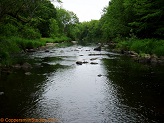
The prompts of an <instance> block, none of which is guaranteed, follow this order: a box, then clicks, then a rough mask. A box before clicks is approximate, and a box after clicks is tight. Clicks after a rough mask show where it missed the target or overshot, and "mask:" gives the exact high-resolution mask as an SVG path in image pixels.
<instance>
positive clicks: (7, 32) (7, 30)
mask: <svg viewBox="0 0 164 123" xmlns="http://www.w3.org/2000/svg"><path fill="white" fill-rule="evenodd" d="M0 27H1V28H0V35H1V36H18V28H17V27H16V26H14V25H12V24H0Z"/></svg>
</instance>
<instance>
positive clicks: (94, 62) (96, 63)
mask: <svg viewBox="0 0 164 123" xmlns="http://www.w3.org/2000/svg"><path fill="white" fill-rule="evenodd" d="M90 64H93V65H94V64H98V63H97V62H91V63H90Z"/></svg>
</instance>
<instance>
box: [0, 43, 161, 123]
mask: <svg viewBox="0 0 164 123" xmlns="http://www.w3.org/2000/svg"><path fill="white" fill-rule="evenodd" d="M49 50H50V52H44V51H38V52H35V53H30V54H28V55H24V56H22V57H21V58H20V61H21V62H28V63H30V64H31V65H32V69H27V70H24V69H14V70H12V73H10V74H6V73H1V75H0V92H3V93H1V95H0V118H4V119H5V118H19V119H20V118H36V119H39V118H54V119H55V120H52V121H53V122H57V123H162V122H164V105H163V104H164V101H163V100H164V96H163V92H164V66H150V65H143V64H138V63H136V62H133V61H132V60H130V59H129V58H127V57H125V56H120V55H119V54H115V53H111V52H108V51H105V50H104V51H101V52H99V51H93V47H81V46H72V47H67V48H51V49H49ZM76 61H85V62H86V61H87V62H88V63H85V64H82V65H77V64H76ZM91 62H94V63H98V64H90V63H91ZM27 72H28V73H29V72H30V73H29V74H27V75H26V73H27Z"/></svg>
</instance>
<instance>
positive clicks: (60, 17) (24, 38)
mask: <svg viewBox="0 0 164 123" xmlns="http://www.w3.org/2000/svg"><path fill="white" fill-rule="evenodd" d="M56 2H61V1H60V0H57V1H56ZM77 23H79V19H78V17H77V16H76V14H74V13H73V12H71V11H67V10H65V9H63V8H56V7H55V6H54V5H53V4H52V0H1V2H0V63H2V64H8V63H6V61H8V60H7V59H9V57H10V56H11V53H14V52H18V51H20V50H25V49H27V48H35V47H39V46H41V45H44V44H45V42H46V41H47V42H48V41H50V42H62V41H70V40H74V38H75V32H74V31H72V30H73V28H74V26H75V24H77ZM41 38H51V40H48V39H47V40H40V39H41Z"/></svg>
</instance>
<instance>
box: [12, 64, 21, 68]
mask: <svg viewBox="0 0 164 123" xmlns="http://www.w3.org/2000/svg"><path fill="white" fill-rule="evenodd" d="M13 68H16V69H20V68H21V65H20V64H16V65H13Z"/></svg>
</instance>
